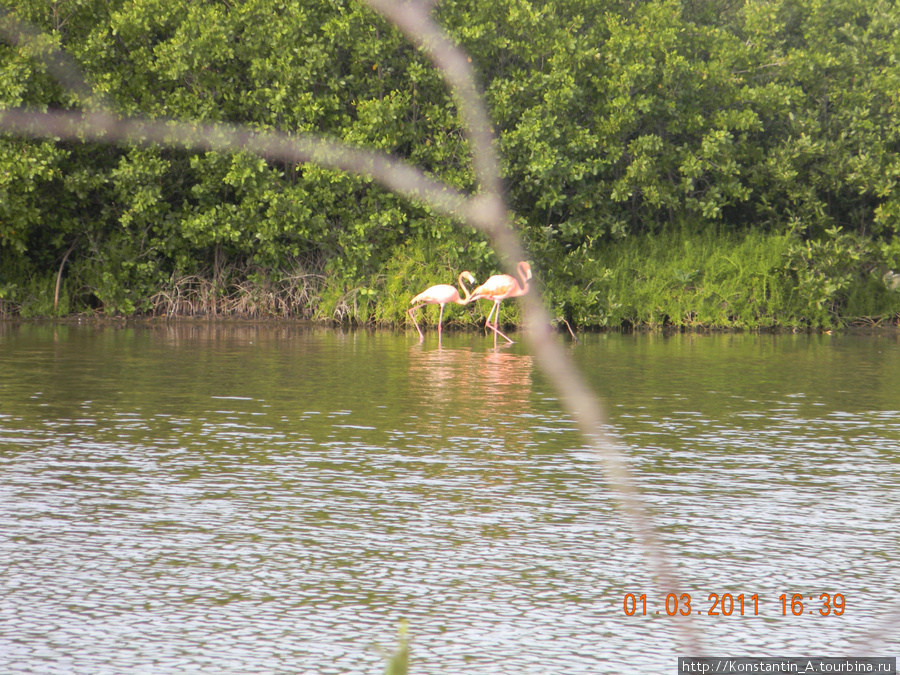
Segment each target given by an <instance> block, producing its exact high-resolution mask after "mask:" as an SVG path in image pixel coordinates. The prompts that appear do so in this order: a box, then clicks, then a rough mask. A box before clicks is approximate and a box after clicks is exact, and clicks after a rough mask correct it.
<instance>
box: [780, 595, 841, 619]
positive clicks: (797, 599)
mask: <svg viewBox="0 0 900 675" xmlns="http://www.w3.org/2000/svg"><path fill="white" fill-rule="evenodd" d="M778 599H779V600H781V616H787V611H788V607H790V608H791V614H793V615H794V616H801V615H802V614H803V613H804V612H803V600H804V596H803V595H802V594H801V593H794V594H793V595H792V596H791V599H790V604H788V596H787V593H782V594H781V596H779V598H778ZM808 599H809V601H810V602H813V601H814V599H815V598H814V597H813V596H811V595H810V596H808ZM819 602H821V603H822V606H821V607H818V608H817V609H818V612H819V614H821V615H822V616H828V615H829V614H834V615H835V616H841V615H842V614H843V613H844V606H845V605H844V595H843V593H835V594H834V595H829V594H828V593H822V594H821V595H820V596H819ZM815 612H816V608H813V609H811V610H809V612H807V613H808V614H814V613H815Z"/></svg>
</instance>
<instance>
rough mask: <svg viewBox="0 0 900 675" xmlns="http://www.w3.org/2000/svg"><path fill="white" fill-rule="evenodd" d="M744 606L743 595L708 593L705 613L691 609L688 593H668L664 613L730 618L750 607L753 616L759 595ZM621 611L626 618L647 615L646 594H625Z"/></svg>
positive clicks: (752, 596)
mask: <svg viewBox="0 0 900 675" xmlns="http://www.w3.org/2000/svg"><path fill="white" fill-rule="evenodd" d="M746 600H747V602H746V604H745V602H744V601H745V597H744V594H743V593H741V594H740V595H732V594H731V593H723V594H722V595H719V594H718V593H710V594H709V597H708V598H707V603H708V605H706V608H705V609H706V611H705V612H704V610H703V608H701V609H696V610H695V609H693V607H692V605H691V602H692V598H691V595H690V593H682V594H681V595H678V594H677V593H669V594H668V595H667V596H666V601H665V613H666V614H667V615H669V616H675V615H676V614H680V615H682V616H690V615H692V614H706V615H707V616H731V615H732V614H735V613H737V615H738V616H744V611H745V609H746V611H747V612H748V613H749V611H750V609H751V606H752V609H753V615H754V616H757V615H758V614H759V595H758V594H757V593H754V594H753V595H751V596H749V598H746ZM623 609H624V610H625V614H626V615H627V616H634V615H635V614H637V613H640V614H641V616H646V615H647V594H646V593H641V594H640V595H638V596H635V595H634V593H626V594H625V599H624V601H623ZM656 613H657V614H662V610H657V611H656Z"/></svg>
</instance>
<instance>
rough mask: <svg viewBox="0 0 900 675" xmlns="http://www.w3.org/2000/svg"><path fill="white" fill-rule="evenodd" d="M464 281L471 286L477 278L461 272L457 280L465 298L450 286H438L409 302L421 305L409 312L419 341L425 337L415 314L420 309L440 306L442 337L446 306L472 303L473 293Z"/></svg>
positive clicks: (439, 327)
mask: <svg viewBox="0 0 900 675" xmlns="http://www.w3.org/2000/svg"><path fill="white" fill-rule="evenodd" d="M463 279H465V280H466V281H468V282H469V283H470V284H474V283H475V277H474V276H472V273H471V272H468V271H466V272H461V273H460V275H459V277H458V278H457V283H459V286H460V288H462V290H463V294H464V297H463V298H460V297H459V291H457V290H456V289H455V288H453V286H451V285H449V284H437V285H436V286H431V287H430V288H426V289H425V290H424V291H422V292H421V293H419V294H418V295H417V296H416V297H414V298H413V299H412V300H410V301H409V304H411V305H413V304H415V303H419V304H418V305H416V306H415V307H410V308H409V310H407V311H408V312H409V318H410V319H412V321H413V324H415V326H416V330H417V331H419V340H420V341H421V340H424V339H425V336H424V335H423V334H422V329H421V328H419V324H418V323H417V322H416V317H415V315H414V314H413V312H415V311H416V310H417V309H419V307H424V306H425V305H440V306H441V313H440V316H439V317H438V336H440V334H441V332H442V326H441V324H442V323H443V321H444V305H446V304H448V303H450V302H455V303H456V304H457V305H466V304H468V303H469V302H470V298H471V295H472V294H471V293H470V292H469V289H468V288H466V285H465V283H463Z"/></svg>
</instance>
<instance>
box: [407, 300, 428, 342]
mask: <svg viewBox="0 0 900 675" xmlns="http://www.w3.org/2000/svg"><path fill="white" fill-rule="evenodd" d="M425 304H427V303H422V304H421V305H416V306H415V307H410V308H409V310H408V311H409V318H410V319H412V322H413V325H414V326H415V327H416V330H417V331H419V340H424V339H425V336H424V335H422V329H421V328H419V324H418V322H417V321H416V317H415V316H414V315H413V312H414V311H416V310H417V309H419V307H424V306H425Z"/></svg>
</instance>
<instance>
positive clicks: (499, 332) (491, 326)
mask: <svg viewBox="0 0 900 675" xmlns="http://www.w3.org/2000/svg"><path fill="white" fill-rule="evenodd" d="M488 326H490V328H491V330H492V331H494V333H496V334H497V335H499V336H500V337H502V338H503V339H504V340H506V341H507V342H508V343H509V344H513V342H514V341H513V340H510V339H509V338H508V337H507V336H506V335H505V334H504V333H503V332H502V331H501V330H500V329H499V328H496V327H495V326H493V325H491V324H488Z"/></svg>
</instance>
